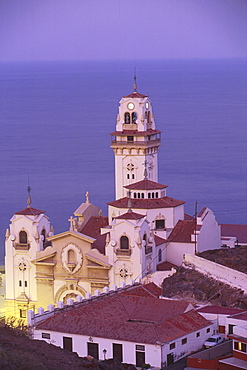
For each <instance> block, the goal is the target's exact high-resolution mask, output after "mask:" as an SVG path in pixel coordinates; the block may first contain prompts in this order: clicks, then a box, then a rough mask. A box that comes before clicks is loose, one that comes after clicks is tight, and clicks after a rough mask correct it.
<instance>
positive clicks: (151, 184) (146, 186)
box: [124, 179, 167, 190]
mask: <svg viewBox="0 0 247 370" xmlns="http://www.w3.org/2000/svg"><path fill="white" fill-rule="evenodd" d="M124 187H125V188H126V189H130V190H158V189H159V190H160V189H164V188H167V185H162V184H159V183H158V182H155V181H151V180H148V179H144V180H141V181H138V182H135V183H134V184H130V185H126V186H124Z"/></svg>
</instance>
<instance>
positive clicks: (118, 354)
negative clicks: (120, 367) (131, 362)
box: [112, 343, 123, 362]
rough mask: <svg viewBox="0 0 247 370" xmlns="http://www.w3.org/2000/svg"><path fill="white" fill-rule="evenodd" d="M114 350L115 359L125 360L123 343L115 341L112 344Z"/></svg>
mask: <svg viewBox="0 0 247 370" xmlns="http://www.w3.org/2000/svg"><path fill="white" fill-rule="evenodd" d="M112 352H113V358H114V360H118V361H120V362H123V346H122V344H118V343H113V344H112Z"/></svg>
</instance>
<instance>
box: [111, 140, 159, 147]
mask: <svg viewBox="0 0 247 370" xmlns="http://www.w3.org/2000/svg"><path fill="white" fill-rule="evenodd" d="M133 144H134V145H135V146H136V145H138V146H144V147H150V146H151V147H152V146H159V145H160V139H155V140H141V141H137V140H132V141H121V140H112V141H111V146H112V147H115V146H117V147H129V146H133Z"/></svg>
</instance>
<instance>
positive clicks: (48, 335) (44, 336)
mask: <svg viewBox="0 0 247 370" xmlns="http://www.w3.org/2000/svg"><path fill="white" fill-rule="evenodd" d="M41 336H42V338H44V339H51V335H50V333H42V335H41Z"/></svg>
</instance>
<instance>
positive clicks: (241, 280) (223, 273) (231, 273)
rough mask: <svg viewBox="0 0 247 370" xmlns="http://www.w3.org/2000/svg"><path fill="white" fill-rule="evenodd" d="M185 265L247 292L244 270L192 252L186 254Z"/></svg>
mask: <svg viewBox="0 0 247 370" xmlns="http://www.w3.org/2000/svg"><path fill="white" fill-rule="evenodd" d="M183 265H184V267H186V268H195V269H196V270H197V271H199V272H201V273H202V274H204V275H208V276H211V277H213V278H214V279H216V280H220V281H222V282H223V283H226V284H228V285H230V286H232V287H235V288H240V289H242V290H243V291H244V292H247V275H246V274H244V273H242V272H238V271H237V270H233V269H230V268H228V267H225V266H223V265H219V264H218V263H215V262H212V261H208V260H206V259H204V258H201V257H198V256H195V255H192V254H185V256H184V260H183Z"/></svg>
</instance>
